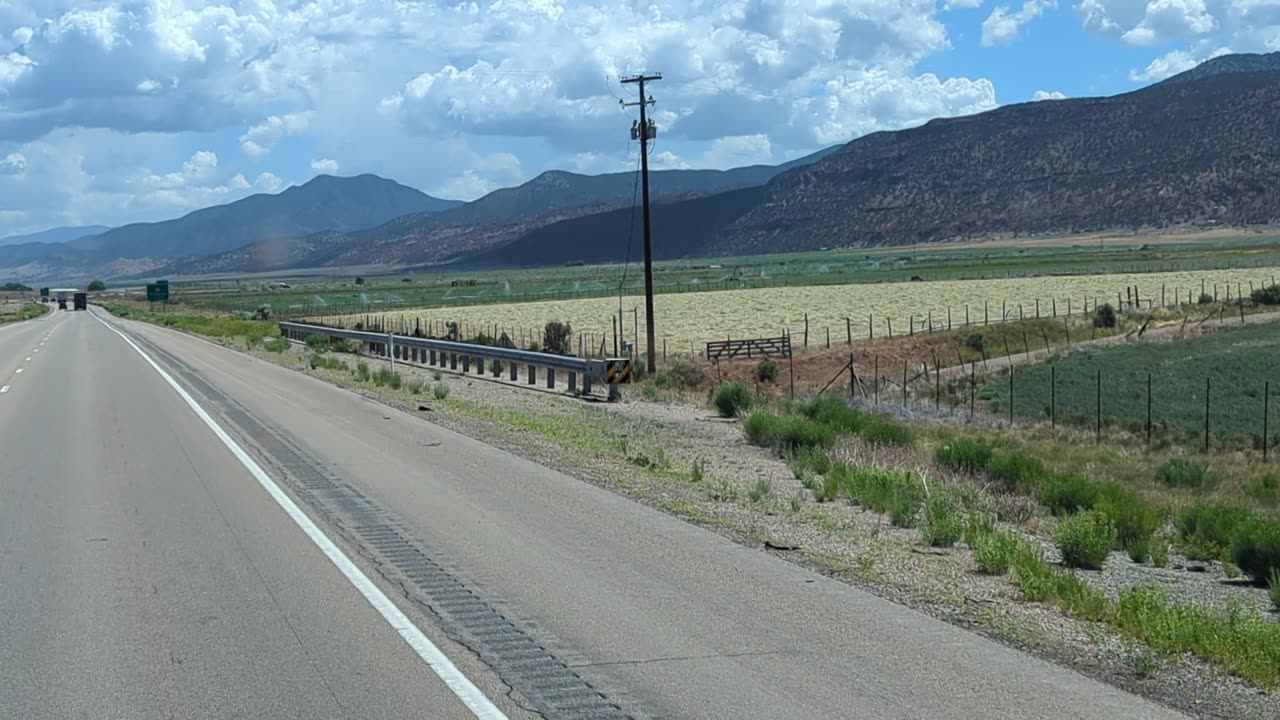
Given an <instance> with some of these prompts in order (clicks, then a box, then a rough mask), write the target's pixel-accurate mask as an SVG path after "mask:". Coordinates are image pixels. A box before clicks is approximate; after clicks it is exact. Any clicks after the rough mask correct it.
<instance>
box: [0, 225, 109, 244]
mask: <svg viewBox="0 0 1280 720" xmlns="http://www.w3.org/2000/svg"><path fill="white" fill-rule="evenodd" d="M110 229H111V228H109V227H107V226H106V225H73V226H68V227H56V228H49V229H48V230H42V231H40V232H36V233H30V234H28V235H10V236H9V237H5V238H0V246H5V245H21V244H23V243H64V242H67V241H69V240H75V239H77V238H82V237H86V236H88V235H97V234H99V233H102V232H106V231H107V230H110Z"/></svg>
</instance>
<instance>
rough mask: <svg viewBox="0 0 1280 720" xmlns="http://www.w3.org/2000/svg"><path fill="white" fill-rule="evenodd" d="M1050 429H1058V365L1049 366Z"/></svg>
mask: <svg viewBox="0 0 1280 720" xmlns="http://www.w3.org/2000/svg"><path fill="white" fill-rule="evenodd" d="M1049 427H1053V428H1056V427H1058V364H1057V363H1053V364H1052V365H1050V366H1049Z"/></svg>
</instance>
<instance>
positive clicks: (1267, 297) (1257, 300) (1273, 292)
mask: <svg viewBox="0 0 1280 720" xmlns="http://www.w3.org/2000/svg"><path fill="white" fill-rule="evenodd" d="M89 289H90V290H92V289H93V287H92V286H90V287H89ZM1249 299H1250V300H1252V301H1253V304H1254V305H1280V285H1269V286H1267V287H1260V288H1258V289H1257V290H1254V291H1253V292H1251V293H1249Z"/></svg>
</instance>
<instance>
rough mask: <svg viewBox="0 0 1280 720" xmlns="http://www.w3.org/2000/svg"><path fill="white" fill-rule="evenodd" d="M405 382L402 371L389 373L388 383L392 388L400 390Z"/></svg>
mask: <svg viewBox="0 0 1280 720" xmlns="http://www.w3.org/2000/svg"><path fill="white" fill-rule="evenodd" d="M403 382H404V381H403V380H402V379H401V377H400V373H387V384H388V385H390V386H391V389H392V390H399V389H400V385H401V383H403Z"/></svg>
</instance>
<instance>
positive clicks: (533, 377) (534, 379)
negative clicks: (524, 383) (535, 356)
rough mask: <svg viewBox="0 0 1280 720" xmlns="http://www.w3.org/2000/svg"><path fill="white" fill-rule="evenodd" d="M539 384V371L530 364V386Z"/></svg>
mask: <svg viewBox="0 0 1280 720" xmlns="http://www.w3.org/2000/svg"><path fill="white" fill-rule="evenodd" d="M537 383H538V369H537V368H536V367H534V366H533V364H532V363H530V364H529V384H530V385H536V384H537Z"/></svg>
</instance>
